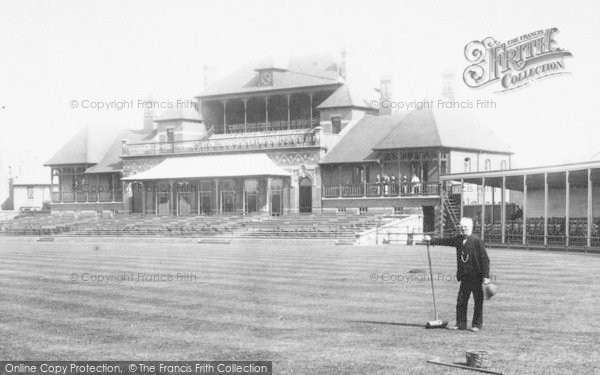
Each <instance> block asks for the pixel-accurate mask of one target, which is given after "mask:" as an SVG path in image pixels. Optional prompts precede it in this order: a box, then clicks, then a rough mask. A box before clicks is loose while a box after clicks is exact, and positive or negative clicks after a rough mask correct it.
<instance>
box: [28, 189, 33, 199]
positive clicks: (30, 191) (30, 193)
mask: <svg viewBox="0 0 600 375" xmlns="http://www.w3.org/2000/svg"><path fill="white" fill-rule="evenodd" d="M27 199H33V186H27Z"/></svg>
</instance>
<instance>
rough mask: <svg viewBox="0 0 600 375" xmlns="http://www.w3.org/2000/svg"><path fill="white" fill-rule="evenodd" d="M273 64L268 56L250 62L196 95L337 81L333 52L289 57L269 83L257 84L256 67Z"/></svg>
mask: <svg viewBox="0 0 600 375" xmlns="http://www.w3.org/2000/svg"><path fill="white" fill-rule="evenodd" d="M270 66H271V67H274V66H275V64H274V62H273V61H272V60H270V59H263V60H261V61H258V62H254V63H250V64H247V65H245V66H244V67H242V68H240V69H238V70H237V71H236V72H234V73H232V74H230V75H229V76H227V77H225V78H223V79H221V80H219V81H217V82H215V83H213V84H211V85H209V86H208V87H207V88H206V89H205V90H204V91H203V92H202V93H201V94H200V95H199V97H208V96H218V95H227V94H235V93H251V92H261V91H272V90H282V89H290V88H298V87H310V86H323V85H336V84H340V83H341V81H340V80H339V74H338V64H337V60H336V59H335V58H334V56H333V54H315V55H310V56H301V57H292V58H290V59H289V62H288V64H287V66H286V69H278V68H273V69H275V70H274V71H273V85H272V86H259V85H258V83H259V73H258V72H257V71H256V70H257V69H261V68H263V69H264V68H265V67H270Z"/></svg>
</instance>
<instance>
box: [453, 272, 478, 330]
mask: <svg viewBox="0 0 600 375" xmlns="http://www.w3.org/2000/svg"><path fill="white" fill-rule="evenodd" d="M471 293H473V299H474V300H475V309H474V311H473V324H472V325H473V327H477V328H481V325H482V324H483V288H482V286H481V282H480V281H479V280H463V281H461V282H460V288H459V289H458V300H457V301H456V325H457V326H458V327H459V328H462V329H466V328H467V308H468V306H469V297H470V296H471Z"/></svg>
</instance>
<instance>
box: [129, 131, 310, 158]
mask: <svg viewBox="0 0 600 375" xmlns="http://www.w3.org/2000/svg"><path fill="white" fill-rule="evenodd" d="M318 145H319V139H318V137H317V136H316V135H315V133H314V132H312V131H310V132H294V133H288V134H265V135H260V136H256V135H248V136H232V137H219V138H209V139H199V140H192V141H178V142H152V143H131V144H129V143H125V144H124V145H123V156H141V155H163V154H186V153H210V152H218V151H246V150H262V149H274V148H296V147H309V146H318Z"/></svg>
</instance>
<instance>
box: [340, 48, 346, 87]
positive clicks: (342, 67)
mask: <svg viewBox="0 0 600 375" xmlns="http://www.w3.org/2000/svg"><path fill="white" fill-rule="evenodd" d="M340 56H341V59H340V65H339V67H338V74H339V76H340V77H342V79H343V80H344V81H345V80H346V75H347V74H348V71H347V67H346V49H345V48H342V50H341V51H340Z"/></svg>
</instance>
